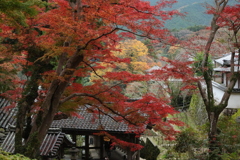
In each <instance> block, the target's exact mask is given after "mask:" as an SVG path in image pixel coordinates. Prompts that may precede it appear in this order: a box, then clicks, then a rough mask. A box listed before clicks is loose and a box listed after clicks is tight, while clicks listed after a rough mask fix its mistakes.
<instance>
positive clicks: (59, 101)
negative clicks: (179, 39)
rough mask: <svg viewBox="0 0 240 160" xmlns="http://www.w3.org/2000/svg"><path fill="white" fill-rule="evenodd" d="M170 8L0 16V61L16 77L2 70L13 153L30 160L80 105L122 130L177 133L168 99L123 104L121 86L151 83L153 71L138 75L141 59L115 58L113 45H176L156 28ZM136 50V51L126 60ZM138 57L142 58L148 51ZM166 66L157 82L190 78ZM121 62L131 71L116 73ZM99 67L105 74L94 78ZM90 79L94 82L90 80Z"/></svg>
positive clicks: (116, 5)
mask: <svg viewBox="0 0 240 160" xmlns="http://www.w3.org/2000/svg"><path fill="white" fill-rule="evenodd" d="M36 2H38V3H36ZM175 2H176V1H175V0H168V1H166V0H162V1H160V2H159V3H157V5H156V6H151V5H150V3H149V2H145V1H141V0H69V1H68V0H49V1H48V3H46V2H41V3H40V2H39V1H34V0H32V1H24V4H29V5H28V7H29V6H30V8H32V9H34V10H35V11H37V13H38V14H37V15H35V16H31V15H30V14H28V12H27V11H21V13H22V15H23V16H25V17H26V21H24V22H25V23H26V25H21V24H20V23H18V22H14V23H12V21H11V17H9V15H8V12H7V11H6V12H2V13H1V21H0V26H1V32H0V36H1V41H2V45H1V48H0V49H1V58H3V57H6V56H8V57H10V60H9V61H10V64H12V65H13V66H14V67H13V66H12V65H10V64H9V66H6V68H7V69H9V70H11V71H13V72H14V73H18V75H15V76H14V74H11V73H10V72H9V74H11V76H9V77H8V81H11V82H13V83H14V87H10V88H8V89H7V91H6V92H5V93H4V94H2V95H3V96H5V97H6V98H9V100H11V102H12V103H11V107H17V109H18V114H17V124H16V138H15V145H16V147H15V148H16V152H19V153H23V154H25V155H27V156H29V157H36V155H37V153H38V151H37V149H38V147H37V146H39V145H40V143H41V142H42V140H43V138H44V136H45V134H46V133H47V131H48V128H49V127H50V125H51V122H52V121H53V119H54V117H55V115H56V114H65V115H67V116H78V115H77V110H78V107H79V106H83V107H84V106H85V105H86V104H87V105H86V106H85V107H87V106H91V107H88V108H87V109H88V110H89V111H91V112H93V113H96V114H99V113H100V114H106V115H108V114H110V113H111V115H112V114H114V115H115V116H113V117H112V118H113V119H115V120H116V121H121V122H125V123H127V124H129V127H130V128H131V131H133V132H136V133H141V132H142V131H144V130H145V128H146V125H148V124H154V129H155V130H160V131H162V132H163V133H165V134H166V135H167V138H170V139H172V138H173V136H174V134H175V133H176V131H174V129H173V126H172V124H178V125H180V124H181V123H180V122H178V121H174V120H171V119H169V120H168V121H165V118H166V117H167V116H168V115H169V114H174V113H175V111H174V109H172V108H171V106H169V101H168V100H166V99H161V98H159V97H156V96H155V95H154V94H150V93H146V94H145V95H143V96H142V97H139V98H140V99H139V100H136V101H134V102H131V103H130V102H127V100H128V99H129V97H127V96H126V95H125V93H124V91H125V87H126V85H127V84H128V83H131V82H133V81H139V82H142V81H149V80H153V79H155V77H156V76H157V75H156V74H157V72H156V73H155V74H145V73H144V70H145V68H146V69H148V68H147V67H146V65H145V64H139V65H143V66H144V67H145V68H143V67H141V66H140V67H139V65H138V60H139V58H141V57H138V56H135V57H134V56H132V57H127V56H121V54H126V55H127V54H130V52H129V53H125V51H124V48H121V47H119V46H120V45H123V44H124V43H126V40H128V39H135V38H149V39H150V40H153V41H154V42H155V43H156V42H157V43H162V45H165V44H172V43H174V42H175V39H174V38H173V37H172V36H171V34H170V33H169V32H168V31H167V30H166V29H164V28H163V26H164V21H165V20H167V19H170V18H171V17H172V16H173V15H175V14H178V12H177V11H167V10H164V8H165V7H170V6H171V5H172V4H173V3H175ZM13 11H14V9H13ZM16 11H17V9H16ZM6 22H8V23H6ZM16 24H17V25H16ZM129 42H130V41H129ZM131 42H135V43H134V44H133V45H136V44H137V43H139V42H138V41H131ZM140 45H142V44H140ZM125 47H126V48H127V44H126V45H125ZM126 48H125V49H126ZM136 52H139V51H137V50H136V51H134V53H132V54H135V53H136ZM139 53H140V55H141V56H146V54H147V48H145V50H142V51H140V52H139ZM134 58H138V59H134ZM169 63H171V67H170V68H164V69H163V70H162V71H161V72H159V73H158V74H162V75H164V76H162V77H161V76H159V75H158V76H157V80H166V79H168V78H169V77H171V78H174V76H175V75H176V76H177V77H176V78H178V79H183V80H184V79H185V75H184V74H181V73H184V72H189V74H191V73H190V70H188V68H187V67H183V66H182V67H179V65H184V64H183V63H181V64H180V63H179V64H178V67H177V66H176V63H173V62H171V61H169ZM123 64H125V67H126V66H127V65H128V66H131V67H133V68H135V69H136V68H137V67H136V66H138V69H137V70H133V71H130V70H125V69H121V67H123ZM134 65H135V67H134ZM11 67H12V68H11ZM2 68H4V66H2ZM109 68H110V69H109ZM111 68H112V69H111ZM101 69H102V70H103V69H105V71H104V74H102V73H101V74H100V73H99V71H100V70H101ZM175 72H176V73H179V74H174V73H175ZM93 75H95V77H98V78H95V79H90V78H89V77H92V76H93ZM24 126H26V128H25V127H24ZM22 137H23V138H25V143H24V144H23V143H22ZM37 142H38V143H37ZM33 144H34V147H32V145H33Z"/></svg>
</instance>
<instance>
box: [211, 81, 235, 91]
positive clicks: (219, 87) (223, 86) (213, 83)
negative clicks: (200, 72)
mask: <svg viewBox="0 0 240 160" xmlns="http://www.w3.org/2000/svg"><path fill="white" fill-rule="evenodd" d="M212 85H213V86H214V87H216V88H218V89H220V90H222V91H225V90H226V89H227V87H226V86H225V85H223V84H219V83H217V82H215V81H212ZM232 93H240V89H239V88H233V90H232Z"/></svg>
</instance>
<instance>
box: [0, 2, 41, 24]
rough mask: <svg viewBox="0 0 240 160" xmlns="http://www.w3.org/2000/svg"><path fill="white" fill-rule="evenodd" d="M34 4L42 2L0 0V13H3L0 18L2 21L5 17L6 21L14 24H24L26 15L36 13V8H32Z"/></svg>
mask: <svg viewBox="0 0 240 160" xmlns="http://www.w3.org/2000/svg"><path fill="white" fill-rule="evenodd" d="M36 4H37V5H40V4H43V3H42V1H41V0H22V1H20V0H1V3H0V13H4V15H1V16H0V20H1V21H2V20H3V19H5V18H6V17H7V18H8V20H9V21H8V22H9V23H11V24H13V25H14V26H18V25H23V26H26V25H27V24H26V22H25V18H26V16H27V15H28V16H35V15H36V14H37V10H36V9H35V8H33V6H34V5H36ZM4 22H6V21H4Z"/></svg>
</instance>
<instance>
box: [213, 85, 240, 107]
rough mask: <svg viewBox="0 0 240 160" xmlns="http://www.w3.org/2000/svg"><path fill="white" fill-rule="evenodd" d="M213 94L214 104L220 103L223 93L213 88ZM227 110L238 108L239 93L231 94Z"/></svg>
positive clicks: (239, 102) (239, 104)
mask: <svg viewBox="0 0 240 160" xmlns="http://www.w3.org/2000/svg"><path fill="white" fill-rule="evenodd" d="M213 94H214V97H215V100H216V102H220V101H221V98H222V96H223V91H222V90H220V89H218V88H216V87H214V86H213ZM227 108H240V93H232V94H231V96H230V99H229V101H228V106H227Z"/></svg>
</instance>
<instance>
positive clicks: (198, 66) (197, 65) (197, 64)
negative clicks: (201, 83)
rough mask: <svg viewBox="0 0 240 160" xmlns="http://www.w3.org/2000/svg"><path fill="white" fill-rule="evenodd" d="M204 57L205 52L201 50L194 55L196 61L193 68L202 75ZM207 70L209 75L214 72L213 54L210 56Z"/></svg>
mask: <svg viewBox="0 0 240 160" xmlns="http://www.w3.org/2000/svg"><path fill="white" fill-rule="evenodd" d="M203 57H204V54H203V53H201V52H199V53H197V54H196V55H195V57H194V63H193V68H194V70H195V73H196V75H197V76H202V75H203V73H202V70H201V65H202V62H203ZM207 63H208V64H207V66H208V68H207V70H208V71H207V72H208V74H209V75H212V72H213V61H212V58H211V55H210V56H209V59H208V62H207Z"/></svg>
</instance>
